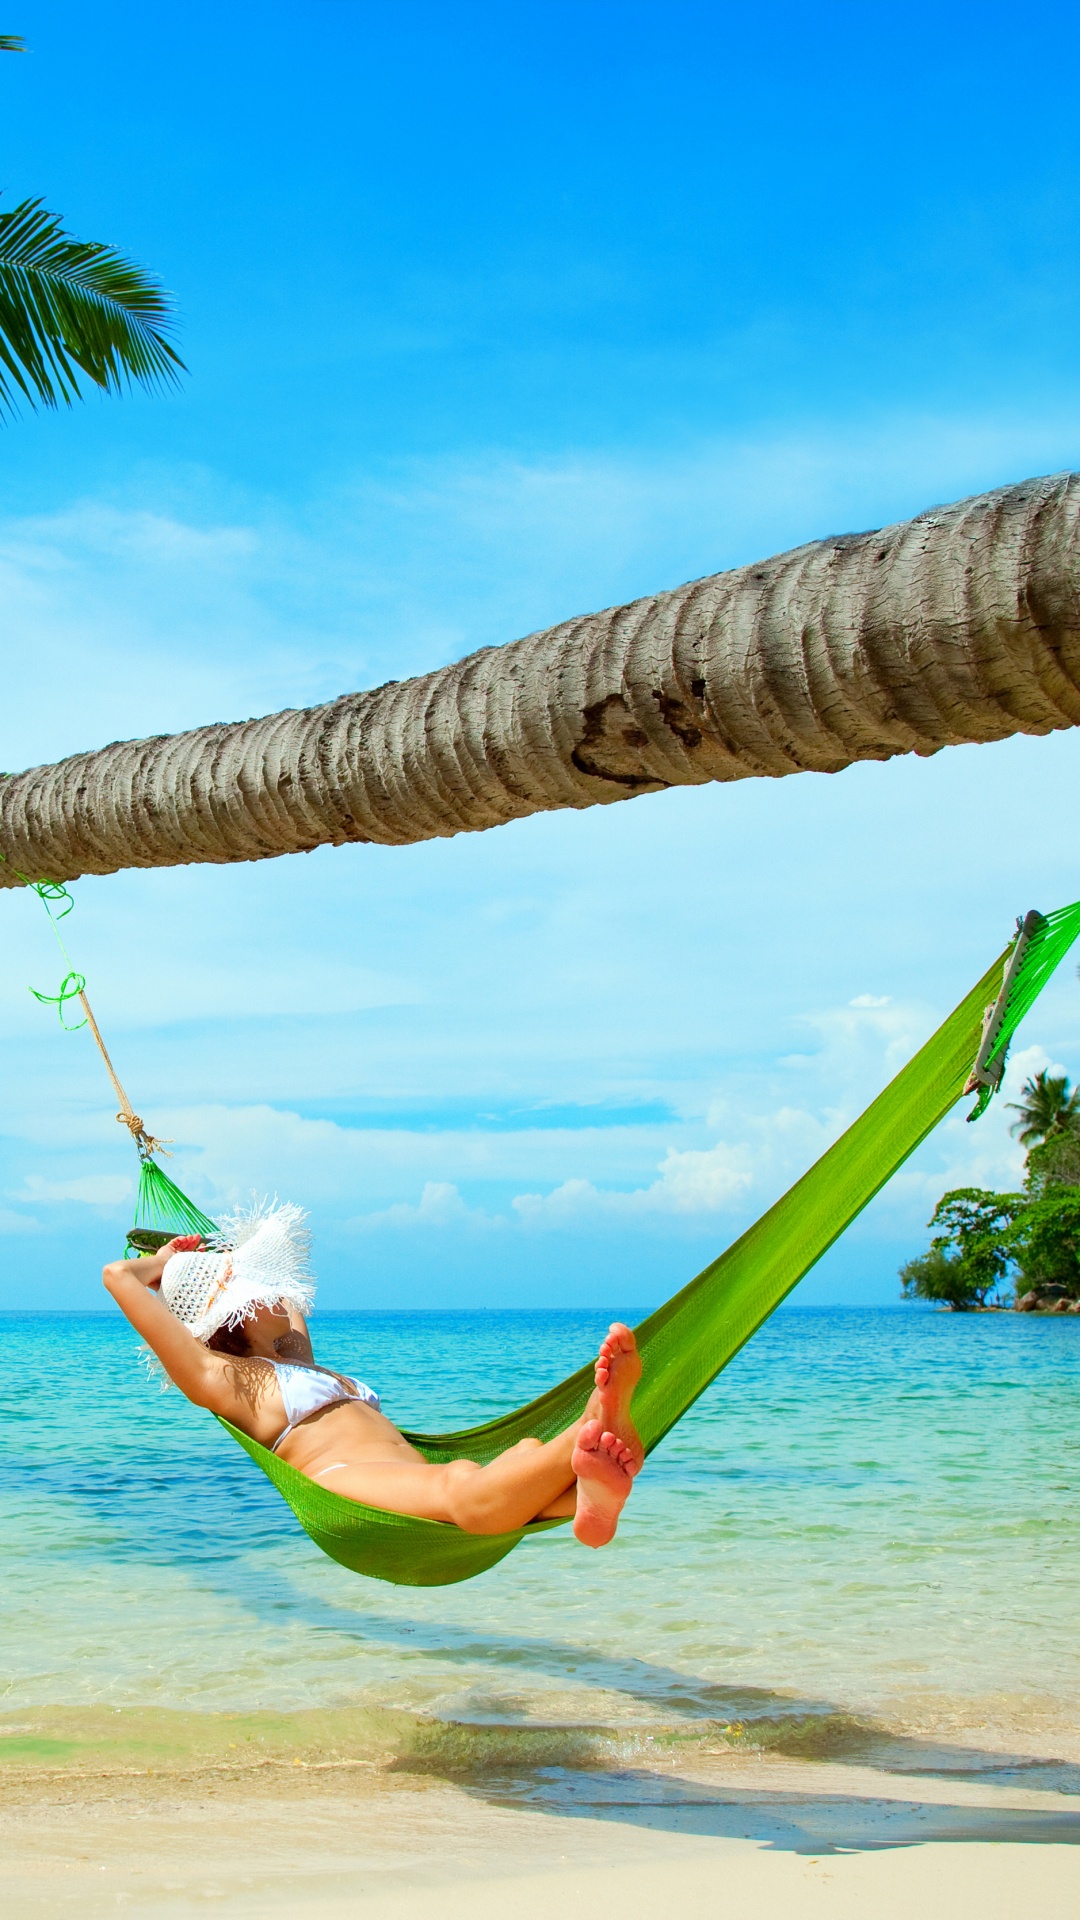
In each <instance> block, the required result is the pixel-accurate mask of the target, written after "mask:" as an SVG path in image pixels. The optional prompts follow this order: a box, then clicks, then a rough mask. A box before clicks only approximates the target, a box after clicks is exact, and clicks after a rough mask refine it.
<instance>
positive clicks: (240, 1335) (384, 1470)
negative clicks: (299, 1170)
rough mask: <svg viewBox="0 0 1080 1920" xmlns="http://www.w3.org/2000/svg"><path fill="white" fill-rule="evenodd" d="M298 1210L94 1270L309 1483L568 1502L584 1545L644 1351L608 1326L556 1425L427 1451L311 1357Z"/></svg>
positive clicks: (387, 1494)
mask: <svg viewBox="0 0 1080 1920" xmlns="http://www.w3.org/2000/svg"><path fill="white" fill-rule="evenodd" d="M303 1218H304V1216H303V1214H302V1213H301V1211H300V1209H299V1208H298V1207H293V1206H274V1207H272V1208H270V1209H269V1210H266V1209H257V1210H255V1211H254V1212H253V1213H251V1214H249V1215H246V1216H244V1215H239V1216H234V1217H233V1218H232V1219H231V1220H230V1221H227V1222H225V1223H223V1230H222V1238H221V1241H220V1242H219V1243H218V1245H217V1246H208V1245H207V1244H206V1243H205V1242H203V1241H201V1240H198V1239H191V1238H181V1239H175V1240H170V1241H169V1242H168V1243H167V1244H166V1245H165V1246H163V1247H162V1248H161V1250H160V1252H158V1253H157V1254H155V1255H153V1257H151V1258H142V1259H137V1260H116V1261H114V1262H113V1263H112V1265H111V1266H107V1267H106V1268H105V1270H104V1274H103V1276H102V1277H103V1280H104V1283H105V1286H106V1287H107V1289H108V1291H109V1292H110V1293H111V1294H112V1296H113V1299H114V1300H115V1301H116V1303H117V1305H118V1306H119V1307H120V1309H121V1311H122V1312H123V1313H125V1314H126V1315H127V1318H128V1319H129V1320H130V1321H131V1324H132V1326H133V1327H134V1328H135V1329H136V1331H137V1332H138V1333H140V1334H141V1335H142V1337H143V1339H144V1340H145V1341H146V1343H147V1345H148V1346H149V1347H150V1348H151V1349H152V1351H153V1352H154V1353H155V1354H156V1355H157V1358H158V1359H159V1361H160V1362H161V1365H162V1366H163V1367H164V1369H165V1371H166V1373H167V1374H168V1376H169V1378H170V1379H171V1380H172V1381H173V1382H174V1383H175V1385H176V1386H178V1387H179V1389H180V1391H181V1393H184V1394H186V1395H187V1398H188V1399H189V1400H191V1401H193V1402H194V1404H195V1406H197V1407H208V1408H209V1410H210V1411H211V1413H217V1414H221V1415H222V1417H223V1418H224V1419H226V1420H229V1421H231V1423H232V1425H233V1426H234V1427H239V1428H240V1429H241V1431H242V1432H244V1433H246V1434H249V1435H250V1437H251V1438H252V1439H253V1440H258V1441H260V1442H261V1444H262V1445H263V1446H264V1447H269V1448H270V1449H271V1450H272V1451H273V1452H274V1453H277V1454H279V1455H280V1457H281V1458H282V1459H283V1460H287V1461H288V1462H289V1465H290V1466H292V1467H295V1468H297V1470H298V1471H299V1472H300V1473H303V1474H306V1475H307V1476H308V1478H309V1479H311V1480H315V1481H317V1482H318V1483H319V1484H320V1485H322V1486H328V1487H331V1488H332V1489H333V1490H334V1492H336V1493H341V1494H344V1495H345V1497H346V1498H347V1499H350V1500H358V1501H361V1502H362V1503H363V1504H364V1505H365V1506H369V1507H381V1508H383V1509H384V1511H386V1512H389V1513H408V1514H414V1515H415V1516H416V1517H417V1518H418V1519H421V1520H444V1521H450V1522H452V1523H453V1525H455V1526H458V1527H461V1528H462V1529H463V1530H464V1532H466V1533H510V1532H512V1531H514V1530H516V1529H517V1528H518V1527H522V1526H524V1525H525V1524H526V1522H528V1521H530V1520H554V1519H560V1518H564V1517H569V1516H571V1515H572V1516H573V1522H574V1532H575V1534H576V1535H577V1538H578V1539H579V1540H580V1541H582V1542H583V1544H584V1545H585V1546H587V1547H603V1546H606V1545H607V1543H608V1541H609V1540H610V1539H611V1538H612V1537H613V1535H614V1533H615V1529H616V1527H617V1525H618V1521H619V1515H620V1513H621V1511H622V1508H623V1506H624V1505H625V1503H626V1499H627V1496H628V1495H629V1493H630V1489H631V1486H632V1485H633V1480H634V1475H635V1474H636V1473H637V1472H638V1470H639V1468H640V1467H641V1464H642V1460H643V1458H644V1454H643V1449H642V1445H641V1441H640V1439H639V1437H638V1434H637V1430H636V1428H635V1427H634V1423H633V1421H632V1419H631V1417H630V1402H631V1400H632V1399H633V1394H634V1388H635V1387H636V1385H637V1383H638V1380H639V1379H640V1377H641V1360H640V1358H639V1356H638V1351H637V1347H636V1345H635V1342H634V1336H633V1334H632V1333H631V1332H630V1329H629V1327H624V1326H623V1325H622V1324H621V1323H618V1322H617V1323H616V1324H615V1325H614V1326H612V1328H611V1330H610V1332H609V1333H608V1335H607V1337H606V1339H605V1340H604V1341H603V1342H602V1344H601V1347H600V1351H599V1354H598V1355H597V1360H596V1375H595V1378H596V1389H595V1392H594V1393H593V1395H592V1398H591V1399H590V1401H589V1404H588V1406H587V1407H586V1409H585V1413H584V1416H583V1417H582V1419H580V1420H578V1421H575V1423H574V1424H573V1426H570V1427H568V1428H567V1429H566V1431H565V1433H561V1434H559V1436H558V1438H557V1439H555V1440H549V1441H547V1442H546V1443H545V1442H542V1441H540V1440H521V1441H519V1442H518V1444H517V1446H515V1447H511V1448H510V1449H509V1451H508V1452H506V1453H503V1454H500V1455H499V1457H498V1459H496V1460H493V1461H492V1462H491V1463H490V1465H489V1466H486V1467H481V1466H478V1465H477V1464H476V1462H475V1461H472V1460H455V1461H453V1462H451V1463H450V1464H449V1465H443V1466H439V1465H433V1464H431V1463H430V1462H429V1461H427V1460H425V1459H424V1456H423V1454H421V1453H418V1452H417V1449H416V1448H415V1447H413V1446H411V1445H410V1444H409V1442H408V1441H407V1440H406V1439H405V1436H404V1435H403V1434H402V1433H399V1431H398V1429H397V1427H395V1426H394V1425H393V1423H392V1422H391V1421H390V1420H388V1419H387V1418H386V1415H385V1414H383V1413H381V1412H380V1411H379V1400H378V1395H377V1394H375V1393H373V1392H372V1391H371V1389H370V1387H365V1386H363V1385H361V1383H360V1382H359V1381H356V1380H351V1379H350V1378H349V1377H348V1376H347V1375H345V1374H340V1373H332V1372H331V1371H330V1370H329V1369H328V1368H326V1367H320V1366H319V1365H318V1364H317V1362H316V1360H315V1356H314V1354H313V1352H312V1350H311V1340H310V1338H309V1336H308V1330H307V1322H306V1320H305V1317H304V1316H305V1313H306V1312H308V1311H309V1310H310V1307H311V1301H312V1296H313V1293H314V1288H313V1285H312V1282H311V1278H310V1274H309V1273H308V1270H307V1266H306V1253H307V1235H306V1234H305V1233H304V1232H303V1231H302V1229H301V1222H302V1220H303Z"/></svg>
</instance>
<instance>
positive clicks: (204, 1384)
mask: <svg viewBox="0 0 1080 1920" xmlns="http://www.w3.org/2000/svg"><path fill="white" fill-rule="evenodd" d="M174 1251H175V1248H174V1247H173V1244H172V1242H171V1241H170V1242H169V1244H168V1245H167V1246H164V1247H162V1249H161V1251H160V1253H155V1254H154V1256H153V1258H152V1259H149V1260H114V1261H112V1262H111V1264H110V1265H109V1266H107V1267H106V1268H105V1269H104V1271H103V1273H102V1276H101V1279H102V1284H103V1286H104V1287H105V1290H106V1292H107V1293H111V1294H112V1297H113V1299H114V1300H115V1301H116V1304H117V1306H118V1307H119V1308H120V1311H121V1313H123V1314H125V1315H126V1317H127V1318H128V1319H129V1320H130V1321H131V1324H132V1326H133V1327H134V1328H135V1331H136V1333H141V1335H142V1337H143V1339H144V1340H145V1341H146V1344H147V1346H148V1347H149V1348H150V1349H151V1351H152V1352H154V1353H156V1354H157V1357H158V1359H159V1360H160V1361H161V1364H162V1366H163V1367H164V1369H165V1371H166V1373H167V1374H168V1376H169V1379H170V1380H171V1381H172V1382H173V1384H174V1385H175V1386H177V1387H179V1389H180V1391H181V1393H185V1394H186V1395H187V1397H188V1399H189V1400H193V1401H194V1403H195V1405H196V1406H197V1407H209V1406H210V1405H211V1404H212V1403H214V1404H215V1410H216V1402H217V1401H218V1400H219V1399H220V1398H221V1389H222V1386H223V1385H224V1380H223V1372H224V1370H223V1368H222V1365H221V1360H220V1358H219V1357H218V1355H217V1354H213V1353H208V1352H207V1349H206V1348H205V1347H204V1346H203V1344H202V1342H201V1341H199V1340H196V1338H195V1336H194V1334H191V1333H189V1332H188V1330H187V1328H186V1327H185V1326H184V1325H183V1324H182V1322H181V1321H179V1320H178V1319H177V1318H176V1315H175V1314H174V1313H170V1312H169V1309H168V1307H167V1306H166V1305H165V1302H164V1300H161V1299H159V1297H158V1294H157V1292H156V1288H158V1287H159V1286H160V1285H161V1276H162V1274H163V1272H164V1270H165V1262H166V1261H167V1260H168V1258H169V1256H170V1255H171V1254H172V1253H173V1252H174Z"/></svg>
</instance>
